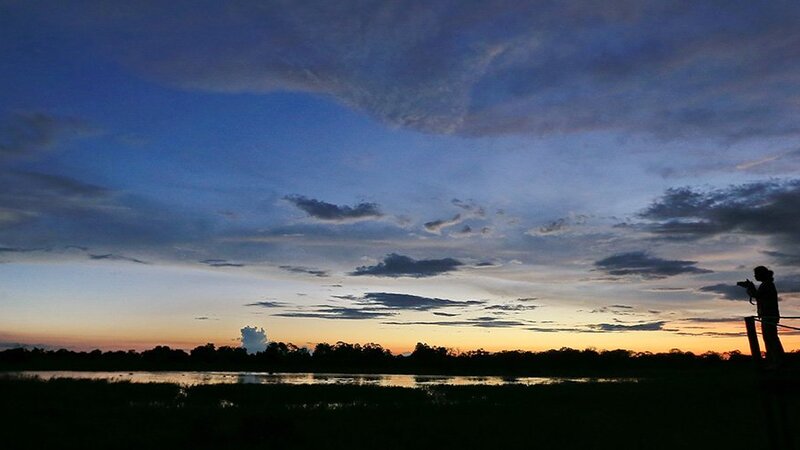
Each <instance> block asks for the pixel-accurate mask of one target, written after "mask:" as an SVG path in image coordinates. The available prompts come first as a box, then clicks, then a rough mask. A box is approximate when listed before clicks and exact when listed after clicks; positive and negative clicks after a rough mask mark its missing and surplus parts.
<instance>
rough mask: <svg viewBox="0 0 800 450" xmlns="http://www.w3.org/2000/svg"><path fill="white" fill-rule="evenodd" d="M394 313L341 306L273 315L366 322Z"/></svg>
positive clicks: (394, 313)
mask: <svg viewBox="0 0 800 450" xmlns="http://www.w3.org/2000/svg"><path fill="white" fill-rule="evenodd" d="M396 314H397V313H396V312H393V311H389V310H386V309H383V308H348V307H341V306H325V305H323V306H319V307H317V308H316V309H314V310H311V311H291V312H284V313H278V314H273V316H277V317H294V318H307V319H345V320H366V319H378V318H381V317H390V316H394V315H396Z"/></svg>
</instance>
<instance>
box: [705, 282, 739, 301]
mask: <svg viewBox="0 0 800 450" xmlns="http://www.w3.org/2000/svg"><path fill="white" fill-rule="evenodd" d="M699 290H700V292H711V293H714V294H717V295H719V296H721V297H722V298H724V299H726V300H747V299H748V295H747V291H746V290H745V289H744V288H741V287H739V286H737V285H735V284H725V283H720V284H712V285H710V286H703V287H701V288H700V289H699Z"/></svg>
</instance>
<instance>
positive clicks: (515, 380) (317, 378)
mask: <svg viewBox="0 0 800 450" xmlns="http://www.w3.org/2000/svg"><path fill="white" fill-rule="evenodd" d="M7 375H9V376H15V377H16V376H22V377H38V378H40V379H42V380H49V379H52V378H75V379H93V380H109V381H130V382H133V383H176V384H180V385H184V386H194V385H198V384H321V385H329V384H345V385H363V386H391V387H409V388H419V387H425V386H431V385H449V386H474V385H482V386H500V385H537V384H553V383H564V382H573V383H590V382H591V383H608V382H631V381H636V380H635V379H630V378H553V377H508V376H506V377H500V376H442V375H396V374H379V375H376V374H344V373H267V372H79V371H68V370H57V371H21V372H7Z"/></svg>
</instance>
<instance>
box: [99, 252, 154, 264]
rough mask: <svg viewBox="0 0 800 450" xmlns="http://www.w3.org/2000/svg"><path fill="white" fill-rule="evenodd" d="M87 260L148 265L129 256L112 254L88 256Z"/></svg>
mask: <svg viewBox="0 0 800 450" xmlns="http://www.w3.org/2000/svg"><path fill="white" fill-rule="evenodd" d="M89 259H92V260H106V261H126V262H132V263H136V264H150V263H148V262H147V261H142V260H141V259H137V258H131V257H130V256H124V255H115V254H113V253H105V254H102V255H93V254H89Z"/></svg>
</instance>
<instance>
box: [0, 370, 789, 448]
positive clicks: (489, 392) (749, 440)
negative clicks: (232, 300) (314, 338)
mask: <svg viewBox="0 0 800 450" xmlns="http://www.w3.org/2000/svg"><path fill="white" fill-rule="evenodd" d="M799 402H800V393H798V392H797V391H796V390H791V389H789V390H782V391H781V392H779V393H765V392H764V391H763V390H761V389H760V388H759V384H758V382H757V380H756V378H755V377H753V376H751V375H746V374H738V375H730V374H710V373H705V374H703V375H698V374H682V375H679V376H674V377H662V378H658V379H649V380H643V381H640V382H638V383H604V384H599V383H588V384H578V383H574V384H573V383H568V384H558V385H547V386H530V387H526V386H502V387H486V386H469V387H445V386H442V387H433V388H429V389H407V388H384V387H374V386H289V385H215V386H196V387H190V388H181V387H179V386H177V385H171V384H132V383H108V382H102V381H90V380H52V381H47V382H44V381H38V380H30V379H28V380H24V379H0V430H1V431H2V433H0V434H1V435H2V437H0V446H2V448H6V449H14V448H36V449H44V448H137V449H149V448H175V449H178V448H180V449H184V448H237V449H244V448H248V449H256V448H276V449H292V448H315V449H327V448H330V449H338V448H341V449H394V448H398V449H400V448H402V449H420V448H486V449H493V448H498V449H507V448H541V449H563V448H580V449H594V448H616V449H623V448H642V449H655V448H665V449H666V448H669V449H678V448H726V449H739V448H741V449H745V448H747V449H760V448H770V445H769V444H768V442H769V440H768V438H769V430H770V425H771V423H772V422H780V421H781V420H783V421H785V422H786V423H785V424H783V428H786V429H788V432H789V435H790V436H791V438H792V439H794V441H795V442H798V443H800V414H798V413H799V412H800V409H799V405H800V403H799ZM781 403H783V405H784V406H785V407H786V408H785V411H783V412H784V413H785V417H783V418H782V419H781V414H780V413H781V407H780V404H781ZM787 424H788V425H789V426H788V427H787V426H786V425H787ZM776 425H778V428H781V426H780V425H781V424H780V423H777V424H776ZM778 434H781V433H780V430H778ZM782 438H785V437H782Z"/></svg>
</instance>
